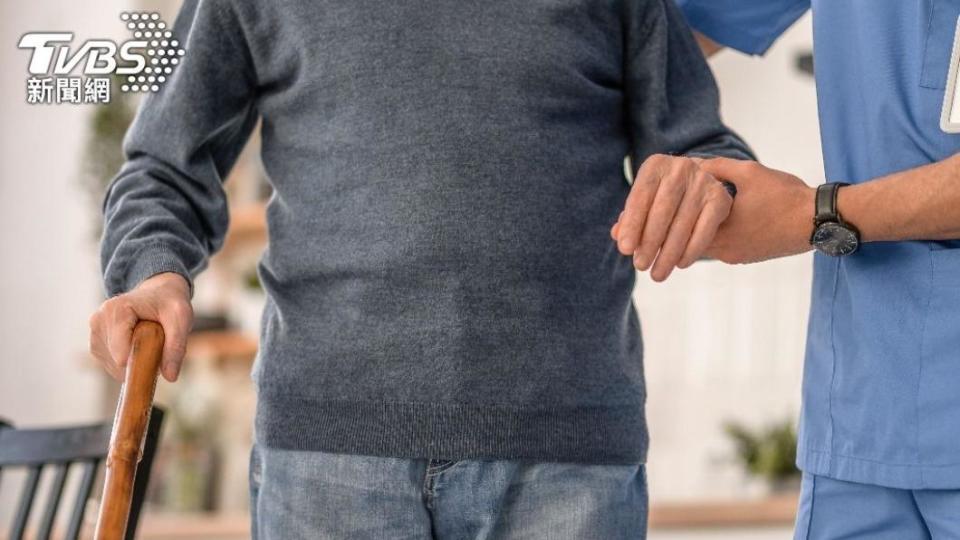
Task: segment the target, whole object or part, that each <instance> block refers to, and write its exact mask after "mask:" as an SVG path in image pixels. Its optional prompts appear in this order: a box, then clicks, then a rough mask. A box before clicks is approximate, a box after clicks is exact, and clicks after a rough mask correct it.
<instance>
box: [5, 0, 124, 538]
mask: <svg viewBox="0 0 960 540" xmlns="http://www.w3.org/2000/svg"><path fill="white" fill-rule="evenodd" d="M123 5H124V3H123V2H121V1H113V0H101V1H100V2H98V5H97V9H91V7H90V5H89V4H88V3H85V2H71V1H66V0H63V1H56V2H55V1H44V2H0V65H2V66H3V69H4V75H3V77H0V118H2V119H3V124H2V127H0V417H4V418H7V419H9V420H12V421H13V422H14V423H15V424H17V425H24V426H27V425H50V424H72V423H78V422H92V421H98V420H101V419H102V418H103V414H102V401H103V393H104V391H103V381H104V379H103V375H102V374H101V373H100V372H99V371H98V370H94V369H90V368H89V367H83V363H84V358H85V351H86V347H87V317H88V316H89V314H90V312H91V311H92V310H93V309H94V308H95V306H96V305H97V304H98V303H99V298H100V285H99V278H98V263H97V259H96V249H95V238H94V236H93V234H94V233H93V232H92V231H93V227H94V216H93V214H92V212H93V207H92V206H91V204H90V200H89V198H88V197H87V193H86V192H85V191H83V190H82V189H81V188H80V181H79V179H78V170H79V166H80V163H81V156H82V151H83V147H84V137H85V134H86V125H87V119H88V117H89V114H90V113H91V108H90V106H72V105H36V106H30V105H27V103H26V99H25V97H26V79H27V63H28V61H29V54H28V52H27V51H23V50H20V49H17V48H16V45H17V42H18V41H19V38H20V35H21V34H23V33H24V32H26V31H42V30H46V31H52V30H66V31H75V32H77V36H76V41H80V40H82V39H86V38H93V37H108V38H109V37H114V38H116V37H120V36H122V32H123V30H124V28H123V26H122V25H120V24H115V23H114V19H113V16H112V14H114V13H116V14H117V15H119V13H120V11H121V9H122V7H123ZM104 12H106V13H108V14H111V16H104ZM117 22H118V23H119V21H117ZM5 480H11V481H10V482H4V485H6V486H9V487H10V488H12V487H14V484H17V482H15V481H12V480H15V479H14V478H10V479H7V478H5ZM13 495H14V493H13V492H12V491H11V490H8V489H5V490H4V491H3V492H2V496H0V523H3V522H4V521H5V520H4V518H5V517H6V516H7V515H9V512H10V511H12V506H13V504H12V503H11V501H12V499H11V497H12V496H13Z"/></svg>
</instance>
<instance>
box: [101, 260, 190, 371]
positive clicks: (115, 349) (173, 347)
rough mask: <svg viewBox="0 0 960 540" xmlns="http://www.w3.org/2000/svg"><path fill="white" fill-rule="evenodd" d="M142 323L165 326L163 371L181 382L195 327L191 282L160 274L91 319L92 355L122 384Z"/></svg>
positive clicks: (110, 302) (115, 299) (104, 306)
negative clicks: (133, 340)
mask: <svg viewBox="0 0 960 540" xmlns="http://www.w3.org/2000/svg"><path fill="white" fill-rule="evenodd" d="M141 320H148V321H156V322H158V323H160V325H161V326H163V333H164V342H163V360H162V361H161V364H160V372H161V373H162V374H163V377H164V378H165V379H167V380H168V381H170V382H173V381H175V380H177V376H178V374H179V373H180V364H181V362H183V355H184V353H185V352H186V348H187V334H188V333H189V332H190V327H191V326H192V325H193V308H192V307H191V306H190V286H189V284H188V283H187V280H186V279H184V278H183V276H181V275H179V274H174V273H163V274H157V275H155V276H153V277H151V278H149V279H146V280H144V281H143V283H141V284H140V285H138V286H137V288H135V289H133V290H131V291H129V292H127V293H124V294H120V295H117V296H114V297H113V298H110V299H109V300H107V301H106V302H104V303H103V304H102V305H101V306H100V309H98V310H97V311H96V312H95V313H94V314H93V315H91V316H90V352H91V353H92V354H93V356H94V358H96V359H97V361H98V362H100V364H101V365H102V366H103V369H105V370H106V371H107V373H109V374H110V375H111V376H112V377H113V378H114V379H117V380H118V381H122V380H123V376H124V372H125V371H126V367H127V357H128V356H129V355H130V341H131V336H132V335H133V327H134V326H136V324H137V323H138V322H140V321H141Z"/></svg>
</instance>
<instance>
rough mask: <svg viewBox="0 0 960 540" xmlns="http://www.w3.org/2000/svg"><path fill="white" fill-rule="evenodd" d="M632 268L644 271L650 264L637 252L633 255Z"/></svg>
mask: <svg viewBox="0 0 960 540" xmlns="http://www.w3.org/2000/svg"><path fill="white" fill-rule="evenodd" d="M633 266H635V267H637V269H638V270H641V271H646V270H647V267H648V266H650V263H649V262H647V257H646V256H645V255H644V254H643V253H641V252H639V251H638V252H636V253H634V254H633Z"/></svg>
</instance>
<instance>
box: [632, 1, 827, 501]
mask: <svg viewBox="0 0 960 540" xmlns="http://www.w3.org/2000/svg"><path fill="white" fill-rule="evenodd" d="M811 39H812V38H811V25H810V20H809V18H804V19H803V20H802V21H801V22H800V23H799V24H798V25H797V26H795V27H794V28H793V29H791V30H790V31H789V32H788V33H787V34H786V35H785V36H784V37H783V38H782V39H781V41H780V42H778V43H777V44H776V45H775V46H774V48H773V49H772V50H771V51H770V52H769V53H768V55H767V56H766V57H764V58H751V57H747V56H744V55H742V54H740V53H737V52H735V51H724V52H722V53H720V54H719V55H718V56H717V57H715V59H714V60H712V67H713V68H714V71H715V72H716V75H717V79H718V84H719V86H720V90H721V94H722V101H723V104H722V108H723V115H724V119H725V120H726V121H727V123H728V124H729V125H730V126H731V127H733V128H734V129H735V130H737V131H738V132H739V133H740V134H741V135H743V137H744V138H745V139H746V140H747V141H748V142H749V143H750V144H751V145H752V146H753V148H754V150H756V152H757V154H758V156H759V158H760V159H761V161H764V162H766V163H767V164H768V165H770V166H773V167H776V168H780V169H783V170H787V171H790V172H793V173H794V174H797V175H798V176H800V177H801V178H803V179H804V180H806V181H807V183H809V184H811V185H813V184H818V183H821V182H822V181H823V172H822V170H823V166H822V159H821V154H820V139H819V130H818V126H817V112H816V98H815V91H814V86H813V81H812V79H811V78H810V77H808V76H805V75H801V74H799V73H798V72H797V71H796V70H795V68H794V58H795V55H796V53H797V52H799V51H804V50H809V48H810V43H811ZM811 204H812V202H811ZM810 270H811V257H810V255H802V256H798V257H792V258H788V259H783V260H778V261H774V262H770V263H766V264H762V265H754V266H738V267H729V266H725V265H722V264H721V263H710V262H708V263H699V264H697V265H695V266H694V267H692V268H691V269H689V270H686V271H680V272H678V273H675V274H674V275H673V276H671V277H670V279H669V280H668V281H667V282H666V283H664V284H657V283H654V282H653V281H651V280H650V279H649V277H647V276H646V275H645V274H644V275H641V276H640V279H639V281H640V283H639V285H638V288H637V293H636V302H637V305H638V307H639V310H640V314H641V323H642V325H643V330H644V340H645V344H646V368H647V385H648V391H649V402H648V417H649V421H650V428H651V432H652V433H651V437H652V442H651V453H650V461H649V466H648V467H649V471H648V472H649V477H650V488H651V497H652V498H653V499H654V500H664V499H702V498H711V497H729V496H730V494H731V493H732V494H738V493H743V494H745V495H746V494H748V493H747V492H748V491H750V490H751V489H752V488H754V487H755V486H751V485H747V484H745V483H744V482H743V476H742V474H741V473H740V470H739V468H738V467H737V465H736V464H734V463H732V462H731V461H730V460H731V458H732V457H733V453H732V447H731V446H730V444H729V442H728V440H727V438H726V437H725V436H724V434H723V432H722V428H721V426H722V424H723V422H724V421H726V420H737V421H742V422H745V423H747V424H751V425H757V426H760V425H763V424H765V423H767V422H771V421H775V420H779V419H782V418H786V417H788V416H792V417H796V415H797V414H799V411H800V406H799V398H800V394H799V391H800V379H801V365H802V359H803V351H804V333H805V330H806V320H807V319H806V317H807V308H808V306H809V290H810Z"/></svg>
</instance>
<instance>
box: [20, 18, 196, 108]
mask: <svg viewBox="0 0 960 540" xmlns="http://www.w3.org/2000/svg"><path fill="white" fill-rule="evenodd" d="M120 20H122V21H124V22H125V23H126V25H127V28H128V29H129V30H130V31H131V32H132V34H133V39H129V40H127V41H123V42H121V43H119V44H118V43H116V42H114V41H111V40H108V39H89V40H87V41H85V42H83V43H82V44H80V46H79V48H73V47H72V45H73V37H74V34H73V32H30V33H27V34H24V35H23V36H22V37H21V38H20V43H19V44H18V47H19V48H21V49H27V50H30V51H32V52H31V55H30V63H29V65H28V67H27V71H28V72H29V73H30V75H31V76H30V78H28V79H27V101H28V102H29V103H100V102H109V101H110V93H111V92H110V85H111V82H112V79H111V76H114V75H116V76H120V77H122V80H123V83H122V85H121V86H120V90H121V91H122V92H159V91H160V89H161V87H162V85H163V83H165V82H166V81H167V79H168V77H170V76H171V75H172V74H173V71H174V70H175V69H176V67H177V65H178V64H179V63H180V60H181V58H182V57H183V56H184V54H185V53H186V51H185V50H184V49H183V48H182V47H181V46H180V42H179V41H177V40H176V39H175V38H174V36H173V32H171V31H170V30H169V29H168V28H167V23H166V22H164V21H163V20H161V19H160V15H159V14H158V13H121V14H120ZM78 71H79V73H80V76H76V75H74V74H75V73H76V72H78Z"/></svg>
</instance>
